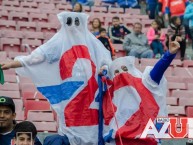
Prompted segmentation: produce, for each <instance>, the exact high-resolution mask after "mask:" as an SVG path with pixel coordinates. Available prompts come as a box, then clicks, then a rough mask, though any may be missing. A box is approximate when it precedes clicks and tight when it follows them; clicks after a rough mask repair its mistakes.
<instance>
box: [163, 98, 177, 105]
mask: <svg viewBox="0 0 193 145" xmlns="http://www.w3.org/2000/svg"><path fill="white" fill-rule="evenodd" d="M166 103H167V105H176V106H177V105H178V98H176V97H166Z"/></svg>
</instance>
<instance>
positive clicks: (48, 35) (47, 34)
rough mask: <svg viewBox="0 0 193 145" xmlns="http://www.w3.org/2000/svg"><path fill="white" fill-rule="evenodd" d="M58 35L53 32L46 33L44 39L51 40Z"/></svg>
mask: <svg viewBox="0 0 193 145" xmlns="http://www.w3.org/2000/svg"><path fill="white" fill-rule="evenodd" d="M55 34H56V33H53V32H45V33H44V39H45V40H49V39H50V38H52V37H53V36H54V35H55Z"/></svg>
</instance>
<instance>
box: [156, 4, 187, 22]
mask: <svg viewBox="0 0 193 145" xmlns="http://www.w3.org/2000/svg"><path fill="white" fill-rule="evenodd" d="M187 4H188V0H169V1H168V0H159V5H158V7H159V8H158V9H159V16H163V15H165V20H166V21H167V22H168V20H169V16H181V20H182V16H183V15H184V12H185V9H186V5H187Z"/></svg>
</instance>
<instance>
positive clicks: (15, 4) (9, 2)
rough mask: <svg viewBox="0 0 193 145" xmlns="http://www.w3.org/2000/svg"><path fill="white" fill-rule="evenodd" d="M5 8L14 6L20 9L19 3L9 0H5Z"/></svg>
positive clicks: (3, 3) (3, 2)
mask: <svg viewBox="0 0 193 145" xmlns="http://www.w3.org/2000/svg"><path fill="white" fill-rule="evenodd" d="M2 5H3V6H14V7H19V1H16V0H15V1H9V0H3V1H2Z"/></svg>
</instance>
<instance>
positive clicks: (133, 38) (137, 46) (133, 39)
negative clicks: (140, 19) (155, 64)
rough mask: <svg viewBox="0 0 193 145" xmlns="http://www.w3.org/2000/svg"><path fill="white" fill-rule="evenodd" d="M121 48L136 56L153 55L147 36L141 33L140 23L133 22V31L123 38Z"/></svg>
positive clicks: (148, 56) (145, 56)
mask: <svg viewBox="0 0 193 145" xmlns="http://www.w3.org/2000/svg"><path fill="white" fill-rule="evenodd" d="M123 49H124V50H126V51H127V54H128V55H130V56H135V57H138V58H152V57H153V51H152V50H151V49H150V48H149V45H148V40H147V37H146V35H144V34H143V33H142V24H141V23H135V24H134V28H133V32H132V33H131V34H128V35H127V36H126V37H125V39H124V43H123Z"/></svg>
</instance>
